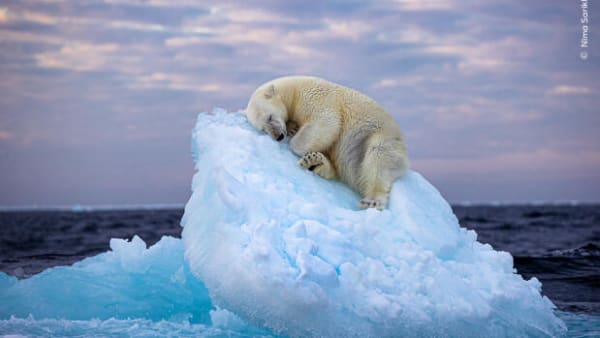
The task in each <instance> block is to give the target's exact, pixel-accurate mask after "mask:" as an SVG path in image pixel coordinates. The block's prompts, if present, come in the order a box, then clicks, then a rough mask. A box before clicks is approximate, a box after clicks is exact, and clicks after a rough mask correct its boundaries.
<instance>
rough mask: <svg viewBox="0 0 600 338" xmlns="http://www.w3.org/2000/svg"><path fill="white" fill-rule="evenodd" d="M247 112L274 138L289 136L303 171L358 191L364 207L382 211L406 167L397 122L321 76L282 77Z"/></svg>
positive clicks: (255, 96)
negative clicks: (308, 171) (335, 180)
mask: <svg viewBox="0 0 600 338" xmlns="http://www.w3.org/2000/svg"><path fill="white" fill-rule="evenodd" d="M245 114H246V117H247V118H248V121H249V122H250V124H252V126H254V128H256V129H258V130H260V131H263V132H265V133H267V134H269V135H270V136H271V137H272V138H273V139H274V140H276V141H281V140H283V139H284V138H285V137H286V136H288V137H290V141H289V144H290V149H291V150H292V152H294V154H296V155H298V156H300V160H299V162H298V163H299V164H300V165H301V166H302V167H304V168H306V169H308V170H311V171H313V172H315V173H316V174H318V175H319V176H321V177H323V178H326V179H336V178H337V179H340V180H342V181H343V182H346V183H347V184H348V185H349V186H350V187H352V188H353V189H354V190H356V191H358V192H359V193H360V194H361V195H362V196H363V198H362V200H361V201H360V203H359V205H358V206H359V207H360V208H377V209H379V210H382V209H384V208H385V207H386V206H387V201H388V195H389V192H390V190H391V188H392V184H393V183H394V181H395V180H396V179H397V178H398V177H400V176H401V175H402V174H403V173H404V172H405V171H406V170H407V168H408V155H407V150H406V146H405V144H404V141H403V138H402V134H401V132H400V127H398V124H397V123H396V121H395V120H394V119H393V118H392V116H391V115H390V114H388V113H387V112H386V111H385V110H384V109H383V108H382V107H381V106H380V105H379V104H377V102H375V100H373V99H371V98H370V97H368V96H366V95H364V94H362V93H360V92H358V91H356V90H353V89H351V88H348V87H344V86H341V85H338V84H335V83H332V82H329V81H326V80H323V79H320V78H317V77H309V76H289V77H282V78H278V79H275V80H272V81H269V82H267V83H265V84H263V85H261V86H260V87H259V88H258V89H256V91H255V92H254V94H252V96H251V98H250V101H249V102H248V107H247V108H246V110H245Z"/></svg>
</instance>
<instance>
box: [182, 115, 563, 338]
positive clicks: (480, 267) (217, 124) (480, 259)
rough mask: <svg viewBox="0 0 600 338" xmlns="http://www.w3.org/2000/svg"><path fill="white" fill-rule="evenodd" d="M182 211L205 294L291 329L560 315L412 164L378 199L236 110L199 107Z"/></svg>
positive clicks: (524, 330)
mask: <svg viewBox="0 0 600 338" xmlns="http://www.w3.org/2000/svg"><path fill="white" fill-rule="evenodd" d="M192 149H193V156H194V159H195V162H196V174H195V175H194V178H193V182H192V190H193V193H192V196H191V198H190V200H189V201H188V203H187V205H186V207H185V213H184V216H183V218H182V221H181V223H182V226H183V231H182V240H183V244H184V247H185V257H186V260H187V262H188V263H189V267H190V270H191V272H192V273H193V274H194V275H195V276H196V277H197V278H198V279H200V280H202V281H203V282H204V284H205V286H206V288H207V290H208V294H209V295H210V298H211V300H212V303H213V304H214V305H216V306H218V307H220V308H224V309H227V310H229V311H231V312H233V313H235V314H236V315H238V316H239V317H240V318H242V319H244V320H246V321H248V322H250V323H253V324H255V325H257V326H261V327H262V326H265V327H268V328H270V329H271V330H272V331H273V332H274V333H276V334H281V335H286V336H292V337H304V336H324V337H342V336H343V337H398V336H404V337H423V336H453V337H507V336H510V337H520V336H527V337H545V336H560V335H562V334H564V332H565V331H566V327H565V325H564V323H563V322H562V321H561V320H560V319H559V318H557V317H556V316H555V314H554V305H553V304H552V302H551V301H550V300H549V299H548V298H546V297H545V296H542V295H541V283H540V282H539V281H538V280H537V279H536V278H532V279H530V280H524V279H523V278H522V277H521V276H520V275H519V274H517V273H516V271H515V269H514V266H513V259H512V256H511V255H510V254H509V253H507V252H501V251H495V250H494V249H493V248H492V247H491V246H490V245H488V244H482V243H479V242H477V235H476V233H475V232H474V231H472V230H466V229H464V228H461V227H460V225H459V223H458V220H457V218H456V217H455V215H454V214H453V212H452V209H451V208H450V206H449V205H448V203H447V202H446V201H445V200H444V198H443V197H442V196H441V195H440V193H439V192H438V191H437V190H436V189H435V188H434V187H433V186H432V185H431V184H430V183H429V182H427V180H426V179H425V178H423V177H422V176H421V175H420V174H419V173H417V172H415V171H409V172H408V173H407V174H406V175H405V176H404V177H403V178H401V179H399V180H398V181H397V182H396V183H395V184H394V186H393V189H392V192H391V195H390V203H389V208H388V209H386V210H383V211H377V210H373V209H368V210H359V209H357V207H356V206H357V203H358V201H359V196H358V195H357V194H356V193H355V192H353V191H352V190H350V189H349V188H348V187H347V186H345V185H344V184H342V183H340V182H337V181H328V180H324V179H322V178H320V177H318V176H316V175H315V174H313V173H312V172H310V171H306V170H303V169H302V168H301V167H300V166H298V165H297V158H296V156H295V155H293V154H292V153H291V151H289V149H288V145H287V144H286V143H285V142H281V143H277V142H274V141H273V140H272V139H271V138H270V137H268V136H267V135H262V134H261V133H260V132H258V131H256V130H254V129H253V128H252V127H251V126H250V125H249V124H248V122H247V121H246V119H245V117H244V115H243V114H242V113H241V112H237V113H228V112H226V111H224V110H218V109H217V110H215V111H213V112H212V114H200V115H199V117H198V120H197V124H196V127H195V129H194V131H193V135H192Z"/></svg>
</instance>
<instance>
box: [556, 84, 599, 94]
mask: <svg viewBox="0 0 600 338" xmlns="http://www.w3.org/2000/svg"><path fill="white" fill-rule="evenodd" d="M591 93H593V90H592V88H590V87H586V86H569V85H559V86H554V87H552V88H551V89H550V90H548V94H550V95H585V94H591Z"/></svg>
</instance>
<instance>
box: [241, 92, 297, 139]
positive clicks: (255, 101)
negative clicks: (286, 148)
mask: <svg viewBox="0 0 600 338" xmlns="http://www.w3.org/2000/svg"><path fill="white" fill-rule="evenodd" d="M245 114H246V117H247V118H248V121H249V122H250V124H251V125H252V126H254V128H256V129H257V130H262V131H263V132H265V133H267V134H269V135H270V136H271V137H272V138H273V139H274V140H276V141H281V140H283V139H284V138H285V136H286V134H287V130H286V127H285V123H286V122H287V119H288V116H287V115H288V114H287V108H286V107H285V104H284V103H283V101H282V100H281V96H280V95H278V94H277V91H276V90H275V86H274V85H273V84H265V85H263V86H261V87H259V88H258V89H257V90H256V91H255V92H254V94H252V97H251V98H250V102H248V107H247V108H246V111H245Z"/></svg>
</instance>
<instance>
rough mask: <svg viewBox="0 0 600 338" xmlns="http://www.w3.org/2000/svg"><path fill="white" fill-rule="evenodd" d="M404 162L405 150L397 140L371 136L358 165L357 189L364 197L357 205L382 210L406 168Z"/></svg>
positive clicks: (405, 161) (405, 162)
mask: <svg viewBox="0 0 600 338" xmlns="http://www.w3.org/2000/svg"><path fill="white" fill-rule="evenodd" d="M407 165H408V163H407V160H406V156H405V150H404V148H403V145H402V143H401V142H400V141H399V140H398V139H391V140H390V139H384V138H383V137H382V136H381V135H377V134H376V135H373V136H372V137H371V138H370V139H369V143H368V147H367V152H366V153H365V158H364V160H363V163H362V166H361V173H360V177H361V180H360V181H361V183H362V184H361V185H360V191H361V193H362V194H363V199H362V200H361V201H360V202H359V204H358V206H359V208H362V209H365V208H376V209H379V210H383V209H385V208H386V207H387V204H388V198H389V194H390V191H391V190H392V185H393V184H394V181H395V180H396V179H397V178H398V177H400V176H402V174H403V173H404V172H405V171H406V168H407Z"/></svg>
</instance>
